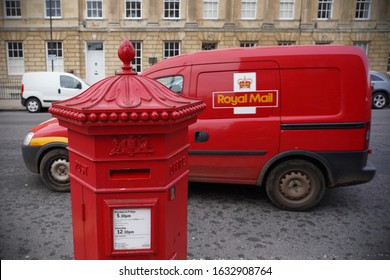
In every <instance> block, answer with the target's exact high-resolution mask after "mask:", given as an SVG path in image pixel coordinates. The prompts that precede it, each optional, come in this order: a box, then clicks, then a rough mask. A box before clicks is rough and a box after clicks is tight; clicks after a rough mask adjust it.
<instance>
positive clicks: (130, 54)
mask: <svg viewBox="0 0 390 280" xmlns="http://www.w3.org/2000/svg"><path fill="white" fill-rule="evenodd" d="M118 56H119V58H120V59H121V60H122V62H123V66H122V72H120V73H118V74H117V75H116V76H111V77H108V78H106V79H103V80H101V81H99V82H96V83H95V84H93V85H92V86H91V87H89V88H88V89H87V90H85V91H84V92H82V93H81V94H79V95H77V96H75V97H73V98H70V99H67V100H65V101H61V102H57V103H54V104H53V106H52V107H51V108H50V109H49V112H50V113H51V114H52V115H53V116H54V117H56V118H58V119H61V120H64V121H68V122H72V123H78V124H84V125H94V124H95V125H101V123H107V125H108V124H110V123H112V124H118V123H122V124H126V123H127V124H136V123H139V124H142V123H145V122H148V123H151V122H168V123H172V122H177V121H180V120H185V119H188V118H191V117H194V116H196V115H198V114H199V113H200V112H201V111H203V110H204V109H205V104H204V103H203V102H202V101H201V100H197V99H191V98H187V97H184V96H181V95H178V94H176V93H175V92H173V91H171V90H170V89H168V88H167V87H165V86H164V85H162V84H161V83H159V82H157V81H155V80H153V79H150V78H148V77H145V76H142V75H137V73H136V72H133V71H132V68H131V65H130V63H131V61H132V60H133V59H134V56H135V50H134V47H133V45H132V44H131V42H130V41H128V40H124V41H123V42H122V44H121V45H120V47H119V49H118Z"/></svg>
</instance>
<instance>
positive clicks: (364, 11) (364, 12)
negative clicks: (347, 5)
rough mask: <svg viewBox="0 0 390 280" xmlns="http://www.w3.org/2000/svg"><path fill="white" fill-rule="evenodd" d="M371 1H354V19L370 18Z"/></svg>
mask: <svg viewBox="0 0 390 280" xmlns="http://www.w3.org/2000/svg"><path fill="white" fill-rule="evenodd" d="M370 8H371V0H356V11H355V19H369V18H370Z"/></svg>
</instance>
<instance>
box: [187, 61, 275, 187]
mask: <svg viewBox="0 0 390 280" xmlns="http://www.w3.org/2000/svg"><path fill="white" fill-rule="evenodd" d="M236 74H239V77H241V78H239V79H238V80H240V79H241V80H246V81H247V82H248V81H249V80H250V79H253V77H255V79H256V81H255V82H256V90H257V91H259V92H261V93H265V94H266V96H265V98H264V100H265V101H266V100H267V93H268V92H270V93H272V94H274V95H272V97H274V98H275V99H277V100H273V101H275V103H274V104H273V105H269V104H268V105H264V106H261V104H257V105H259V107H257V108H252V109H253V111H252V112H249V113H248V112H247V113H245V112H246V111H245V110H246V108H248V107H243V106H248V104H251V103H250V102H251V96H252V97H253V96H257V95H256V94H257V93H258V92H253V95H252V93H248V95H247V99H246V100H244V98H241V99H237V100H234V99H232V98H230V97H231V96H233V95H232V92H234V83H235V82H237V81H238V80H237V78H235V77H237V76H235V75H236ZM252 82H254V81H253V80H252ZM279 90H280V74H279V68H278V65H277V64H276V63H274V62H259V61H257V62H256V61H254V62H245V63H225V64H209V65H207V66H204V65H202V66H193V68H192V84H191V89H190V92H191V95H192V96H194V97H196V98H201V99H202V100H203V102H205V103H206V105H207V107H206V110H205V111H204V112H203V113H202V114H201V115H200V116H199V118H198V121H197V123H195V124H193V125H191V126H190V128H189V135H190V145H191V146H190V147H191V148H190V155H191V156H190V158H189V166H190V180H192V181H202V182H231V183H247V184H255V183H256V181H257V177H258V174H259V170H261V168H262V166H263V165H264V163H265V162H266V161H267V160H268V159H269V158H270V157H272V155H274V154H276V153H277V152H278V149H279V135H280V107H279V103H278V102H279V100H278V99H279ZM219 94H222V95H223V96H225V97H226V98H225V99H222V101H221V102H219V104H216V103H218V99H217V98H216V95H219ZM233 101H234V102H233ZM252 101H253V100H252ZM249 107H250V106H249ZM242 110H243V111H242ZM249 111H251V109H249ZM242 112H244V113H242ZM200 133H204V134H205V135H207V136H208V139H207V140H206V141H198V140H197V136H199V134H200Z"/></svg>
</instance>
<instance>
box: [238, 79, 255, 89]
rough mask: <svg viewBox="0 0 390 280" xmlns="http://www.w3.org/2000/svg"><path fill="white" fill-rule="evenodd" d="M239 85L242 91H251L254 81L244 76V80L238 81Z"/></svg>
mask: <svg viewBox="0 0 390 280" xmlns="http://www.w3.org/2000/svg"><path fill="white" fill-rule="evenodd" d="M237 83H238V86H239V89H240V90H242V89H250V88H251V85H252V79H251V78H247V77H246V76H244V78H241V79H238V80H237Z"/></svg>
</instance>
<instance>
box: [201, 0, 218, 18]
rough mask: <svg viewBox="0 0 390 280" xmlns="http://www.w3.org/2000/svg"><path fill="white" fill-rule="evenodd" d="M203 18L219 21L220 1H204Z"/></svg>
mask: <svg viewBox="0 0 390 280" xmlns="http://www.w3.org/2000/svg"><path fill="white" fill-rule="evenodd" d="M203 18H204V19H218V0H204V1H203Z"/></svg>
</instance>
